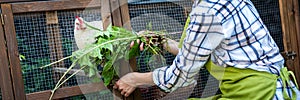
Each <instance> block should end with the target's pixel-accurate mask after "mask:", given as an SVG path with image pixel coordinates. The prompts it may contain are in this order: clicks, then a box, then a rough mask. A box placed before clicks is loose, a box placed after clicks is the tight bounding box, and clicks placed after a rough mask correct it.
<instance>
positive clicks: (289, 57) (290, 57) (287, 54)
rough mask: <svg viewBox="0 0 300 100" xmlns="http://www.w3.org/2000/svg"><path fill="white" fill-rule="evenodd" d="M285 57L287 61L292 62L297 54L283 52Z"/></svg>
mask: <svg viewBox="0 0 300 100" xmlns="http://www.w3.org/2000/svg"><path fill="white" fill-rule="evenodd" d="M285 55H286V57H287V58H288V59H292V60H294V59H295V57H296V56H297V53H296V52H295V51H287V52H285Z"/></svg>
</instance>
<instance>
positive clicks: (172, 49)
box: [163, 38, 179, 55]
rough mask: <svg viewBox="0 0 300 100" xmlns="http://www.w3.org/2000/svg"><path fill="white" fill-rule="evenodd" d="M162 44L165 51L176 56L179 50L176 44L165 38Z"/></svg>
mask: <svg viewBox="0 0 300 100" xmlns="http://www.w3.org/2000/svg"><path fill="white" fill-rule="evenodd" d="M164 41H165V42H163V47H164V49H165V50H167V51H168V52H169V53H171V54H173V55H177V54H178V51H179V48H178V44H179V43H178V42H177V41H175V40H172V39H169V38H166V39H165V40H164Z"/></svg>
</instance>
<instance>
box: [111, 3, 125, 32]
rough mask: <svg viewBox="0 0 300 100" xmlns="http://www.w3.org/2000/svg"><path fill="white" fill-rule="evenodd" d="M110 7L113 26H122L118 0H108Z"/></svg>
mask: <svg viewBox="0 0 300 100" xmlns="http://www.w3.org/2000/svg"><path fill="white" fill-rule="evenodd" d="M110 9H111V13H112V22H113V25H114V26H120V27H122V26H123V22H122V16H121V11H120V4H119V0H110Z"/></svg>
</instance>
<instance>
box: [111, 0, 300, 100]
mask: <svg viewBox="0 0 300 100" xmlns="http://www.w3.org/2000/svg"><path fill="white" fill-rule="evenodd" d="M188 22H189V24H188V26H187V29H186V31H185V32H186V36H184V41H183V44H182V48H180V49H177V47H176V46H174V44H177V43H176V42H174V41H169V40H168V42H170V43H169V44H172V45H173V46H169V47H168V46H167V45H166V46H165V47H166V48H171V50H170V51H171V52H173V54H177V56H176V58H175V60H174V61H173V64H172V65H171V66H166V67H162V68H158V69H156V70H154V71H153V72H148V73H137V72H134V73H129V74H127V75H125V76H123V77H122V78H121V79H120V80H119V81H118V82H117V83H116V84H115V86H114V87H115V88H118V89H119V90H121V94H123V95H125V96H128V95H129V94H130V93H131V92H132V91H134V89H135V88H136V87H137V86H140V85H157V86H158V87H160V88H161V89H162V90H164V91H166V92H172V91H174V90H176V89H177V88H178V87H184V86H188V85H190V84H193V83H194V82H195V80H194V76H195V75H196V74H197V73H198V72H199V70H200V68H201V67H203V66H205V67H206V68H207V69H208V70H209V72H210V73H211V74H212V75H213V76H214V77H216V78H217V79H218V80H220V90H221V92H222V94H221V95H219V96H217V97H215V98H214V99H233V100H269V99H273V100H285V99H294V100H295V99H297V100H300V97H299V96H297V95H300V93H299V90H298V89H297V87H296V86H295V85H294V84H293V82H291V81H290V79H289V74H290V73H289V72H288V71H287V69H286V68H285V67H284V66H283V64H284V59H283V57H282V56H281V55H280V53H279V49H278V47H277V45H276V43H275V42H274V40H273V39H272V37H271V36H270V34H269V31H268V29H267V28H266V26H265V25H264V24H263V22H262V20H261V19H260V17H259V14H258V12H257V11H256V9H255V7H254V5H253V4H252V2H251V1H250V0H202V1H201V2H200V1H197V0H196V1H195V2H194V5H193V9H192V12H191V13H190V18H189V21H188ZM173 49H174V50H173ZM172 50H173V51H172ZM177 50H178V52H176V51H177ZM220 72H221V73H220Z"/></svg>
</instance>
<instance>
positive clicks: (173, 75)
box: [115, 13, 224, 96]
mask: <svg viewBox="0 0 300 100" xmlns="http://www.w3.org/2000/svg"><path fill="white" fill-rule="evenodd" d="M223 39H224V34H223V28H222V25H221V21H220V20H219V19H218V18H217V17H216V16H214V15H213V14H208V13H199V14H193V15H192V16H191V23H190V25H189V27H188V29H187V36H186V38H185V40H184V42H183V46H182V48H180V49H179V52H178V55H177V56H176V58H175V59H174V61H173V64H172V65H171V66H167V67H162V68H158V69H155V70H154V71H153V72H149V73H137V72H134V73H129V74H127V75H125V76H123V77H121V79H120V80H119V81H118V82H117V83H116V84H115V88H118V89H119V90H120V91H121V94H123V95H125V96H128V95H129V94H131V93H132V92H133V90H134V89H135V88H136V87H137V86H140V85H152V84H156V85H157V86H158V87H160V88H161V89H163V90H165V91H166V92H171V91H174V90H176V89H177V88H178V87H183V86H187V85H190V84H192V83H194V82H195V80H194V76H195V75H196V74H197V73H198V72H199V70H200V68H201V67H202V66H203V65H204V64H205V63H206V61H207V60H208V58H209V56H210V54H211V53H212V52H213V50H214V49H215V48H216V47H217V46H218V45H219V44H220V43H221V41H222V40H223ZM174 46H175V47H177V46H178V45H174Z"/></svg>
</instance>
